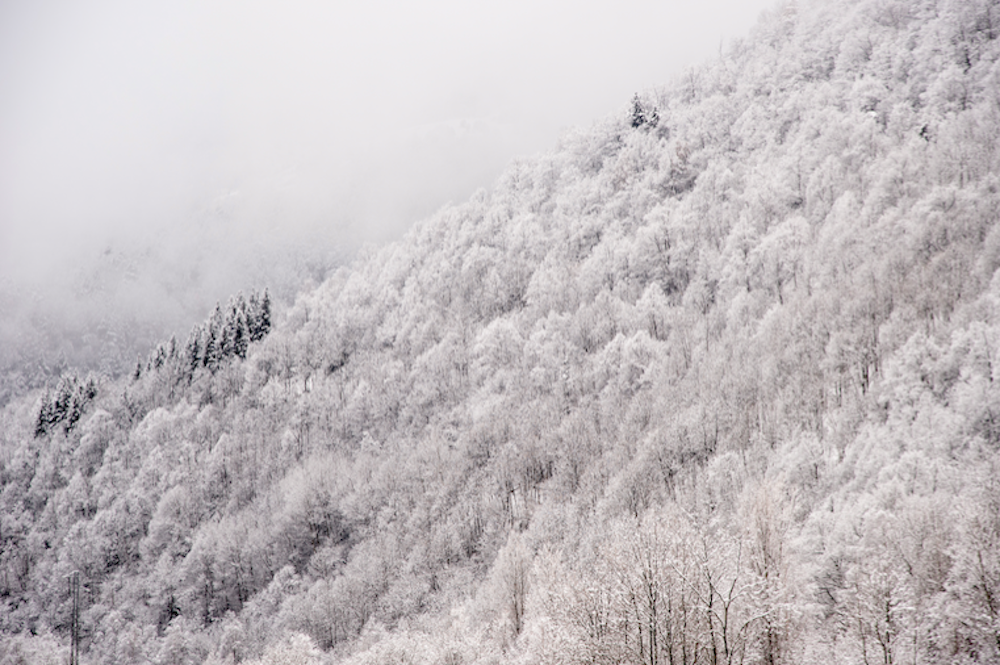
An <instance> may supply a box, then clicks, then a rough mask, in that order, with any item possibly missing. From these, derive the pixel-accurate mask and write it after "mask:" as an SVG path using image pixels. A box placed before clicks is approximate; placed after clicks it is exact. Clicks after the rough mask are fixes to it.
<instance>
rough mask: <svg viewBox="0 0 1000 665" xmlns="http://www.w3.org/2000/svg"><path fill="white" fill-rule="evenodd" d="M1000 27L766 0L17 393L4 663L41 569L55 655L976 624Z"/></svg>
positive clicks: (977, 658)
mask: <svg viewBox="0 0 1000 665" xmlns="http://www.w3.org/2000/svg"><path fill="white" fill-rule="evenodd" d="M998 36H1000V5H998V4H997V3H996V2H995V0H912V1H903V0H899V1H895V0H827V1H822V0H816V1H807V0H803V1H801V2H798V3H786V4H783V5H780V6H779V7H777V8H776V9H775V10H774V11H772V12H770V13H769V14H766V15H765V16H763V17H762V18H761V21H760V23H759V24H758V26H757V27H756V29H755V30H754V31H753V33H752V34H751V35H749V36H748V37H747V38H746V39H745V40H743V41H740V42H738V43H735V44H733V45H731V46H730V47H729V48H728V49H726V50H725V51H724V52H723V53H722V54H721V56H720V57H719V59H717V60H716V61H714V62H710V63H707V64H705V65H704V66H702V67H699V68H696V69H693V70H691V71H690V72H689V73H688V74H687V75H685V76H684V77H683V78H682V79H680V80H677V81H674V82H673V83H671V84H669V85H667V86H665V87H663V88H660V89H656V90H652V91H648V92H645V93H642V94H639V95H637V96H636V98H635V99H634V100H632V102H631V103H630V104H628V105H626V104H624V103H623V106H622V109H621V112H620V113H618V114H616V115H614V116H613V117H609V118H606V119H604V120H603V121H600V122H597V123H596V124H594V125H593V126H592V127H589V128H586V129H581V130H577V131H574V132H572V133H570V134H568V135H567V136H565V137H564V139H563V140H562V141H561V143H560V144H559V145H558V146H557V147H556V148H555V149H554V150H553V151H552V152H550V153H548V154H545V155H541V156H538V157H534V158H530V159H524V160H521V161H518V162H517V163H514V164H512V165H511V166H510V168H509V169H507V171H506V173H505V175H504V176H503V177H502V178H501V179H500V181H499V182H497V183H496V184H495V186H494V187H493V188H492V189H491V190H490V191H489V192H485V191H484V192H481V193H479V194H478V195H476V196H474V197H473V198H472V199H471V200H470V201H468V202H466V203H463V204H461V205H457V206H450V207H447V208H445V209H443V210H441V211H440V212H439V213H437V214H436V215H434V216H432V217H431V218H429V219H427V220H425V221H424V222H422V223H420V224H419V225H417V226H416V227H415V228H414V229H413V230H412V231H411V232H410V233H409V234H408V235H407V236H406V237H405V238H404V239H403V240H401V241H399V242H396V243H393V244H390V245H387V246H384V247H380V248H373V249H370V250H368V251H367V252H366V253H365V254H364V255H363V256H361V257H360V258H359V259H358V260H357V261H356V262H355V263H354V264H353V265H352V266H351V267H350V268H343V269H341V270H339V271H338V272H337V273H336V274H335V275H334V276H333V277H331V278H330V279H328V280H327V281H326V282H325V283H323V284H322V285H321V286H319V287H318V288H317V289H315V290H314V291H312V292H309V293H304V294H302V295H301V296H300V297H299V298H298V300H297V302H296V303H295V305H294V306H293V307H290V308H288V309H286V310H281V311H276V312H275V313H274V316H273V326H272V325H271V321H270V318H271V317H270V312H269V309H268V312H269V316H268V325H267V326H264V325H262V321H263V320H264V319H263V318H262V317H263V313H262V312H263V309H262V302H263V300H262V299H261V296H260V295H259V294H257V295H255V296H254V298H251V299H250V300H241V299H240V298H234V299H233V301H231V303H230V304H229V305H228V306H227V307H222V308H220V309H219V310H217V312H216V314H214V315H213V316H212V317H211V318H210V319H209V320H208V321H207V322H206V323H205V324H204V325H203V326H199V327H197V328H196V329H195V330H194V331H192V333H191V335H190V336H189V337H188V342H187V344H180V343H178V342H176V341H175V342H174V343H173V344H171V343H167V342H165V343H164V345H163V346H162V347H161V348H160V349H159V350H157V351H154V352H153V353H152V354H151V355H150V357H149V359H148V360H144V362H142V363H140V364H139V366H138V367H137V368H136V371H135V372H134V373H133V375H132V376H131V377H129V378H127V379H123V380H119V381H115V380H111V379H107V378H102V377H92V378H93V379H94V383H93V384H90V383H88V382H87V380H86V377H78V378H75V379H73V378H65V379H64V383H63V384H62V385H61V386H60V387H56V386H53V389H54V390H55V392H50V393H48V394H43V392H41V391H39V392H36V393H33V394H32V395H30V396H29V397H28V398H22V399H15V400H13V401H11V403H9V404H8V405H7V406H5V407H4V409H3V411H2V412H0V445H2V448H0V453H2V457H0V461H2V471H0V474H2V475H0V483H2V494H0V520H2V522H0V601H2V603H3V607H2V609H0V662H3V663H8V662H9V663H19V662H33V663H34V662H41V663H47V662H52V663H57V662H65V661H67V660H68V658H69V648H70V627H71V623H72V598H71V594H70V585H69V582H68V580H69V579H70V577H69V576H70V574H71V573H72V572H73V571H79V573H80V579H81V585H82V599H81V607H82V613H81V616H80V634H81V640H82V642H81V645H82V648H81V662H83V663H91V662H92V663H104V662H116V663H133V662H134V663H145V662H153V663H158V664H159V663H162V664H163V665H166V664H168V663H199V662H211V663H233V662H251V663H293V662H294V663H299V662H302V663H307V662H350V663H358V664H360V663H414V664H420V665H423V664H428V665H430V664H437V663H441V664H448V665H459V664H462V663H500V662H521V663H636V664H639V663H644V664H646V665H667V664H670V665H674V664H678V663H684V664H701V663H711V664H713V665H718V664H719V663H727V664H729V663H769V664H775V663H874V662H879V663H904V662H905V663H991V662H992V663H996V662H1000V380H996V379H1000V368H995V367H994V362H996V361H995V360H994V359H995V358H996V357H997V356H998V354H1000V279H994V277H995V275H996V270H997V268H998V267H1000V224H998V222H1000V177H998V175H1000V150H998V145H997V138H996V137H997V136H1000V40H998V39H997V37H998ZM622 101H623V102H625V101H626V100H622ZM241 321H242V323H241ZM237 331H240V332H239V333H238V334H239V335H240V339H241V340H242V341H241V342H239V343H237V342H236V341H235V340H236V338H237ZM91 388H93V394H92V395H91V394H90V393H91ZM60 391H68V393H67V394H68V395H69V397H68V398H67V399H68V400H69V401H68V402H67V404H70V405H72V404H77V403H78V402H77V401H75V397H74V396H76V395H80V396H81V398H80V399H79V404H78V406H79V409H77V411H78V413H77V415H75V416H73V418H74V419H73V422H72V424H70V423H69V417H68V416H67V417H65V418H63V419H62V420H58V421H52V422H51V423H50V422H49V420H45V418H46V417H50V416H51V415H52V414H53V413H56V411H58V409H56V410H55V411H54V410H53V409H54V408H55V407H53V406H52V405H53V404H56V403H58V401H59V398H60V395H61V394H62V392H60ZM88 395H89V397H88ZM84 397H85V399H84ZM71 412H72V410H69V411H64V413H71ZM43 423H44V424H45V426H44V427H41V425H42V424H43Z"/></svg>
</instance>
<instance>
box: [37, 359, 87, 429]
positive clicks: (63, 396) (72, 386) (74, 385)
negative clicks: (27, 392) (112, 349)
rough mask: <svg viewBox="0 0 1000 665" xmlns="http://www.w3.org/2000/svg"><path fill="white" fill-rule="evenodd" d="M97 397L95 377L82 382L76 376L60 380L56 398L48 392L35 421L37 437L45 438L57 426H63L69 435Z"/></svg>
mask: <svg viewBox="0 0 1000 665" xmlns="http://www.w3.org/2000/svg"><path fill="white" fill-rule="evenodd" d="M96 396H97V382H96V381H95V379H94V378H93V377H88V378H87V380H86V381H80V380H79V378H77V376H76V375H75V374H69V375H65V376H63V377H62V378H61V379H59V384H58V385H57V386H56V390H55V396H53V395H52V393H50V392H46V393H45V396H44V397H43V398H42V404H41V406H40V407H39V409H38V416H37V417H36V419H35V436H36V437H40V436H44V435H45V434H48V433H49V432H51V431H52V430H53V429H54V428H55V426H56V425H59V424H62V427H63V431H64V432H65V433H67V434H68V433H69V432H70V431H71V430H72V429H73V428H74V427H76V424H77V423H78V422H79V420H80V417H81V416H82V415H83V412H84V410H85V409H86V408H87V405H88V404H90V403H91V402H92V401H93V400H94V398H95V397H96Z"/></svg>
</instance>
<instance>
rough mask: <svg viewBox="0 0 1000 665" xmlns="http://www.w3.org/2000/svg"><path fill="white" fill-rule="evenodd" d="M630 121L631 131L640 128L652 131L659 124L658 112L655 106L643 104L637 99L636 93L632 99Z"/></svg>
mask: <svg viewBox="0 0 1000 665" xmlns="http://www.w3.org/2000/svg"><path fill="white" fill-rule="evenodd" d="M631 120H632V127H633V129H639V128H641V127H648V128H649V129H654V128H656V126H657V125H658V124H660V112H659V111H658V110H657V108H656V107H655V106H651V105H648V104H646V103H643V101H642V100H641V99H639V95H638V93H637V94H636V95H635V96H633V97H632V119H631Z"/></svg>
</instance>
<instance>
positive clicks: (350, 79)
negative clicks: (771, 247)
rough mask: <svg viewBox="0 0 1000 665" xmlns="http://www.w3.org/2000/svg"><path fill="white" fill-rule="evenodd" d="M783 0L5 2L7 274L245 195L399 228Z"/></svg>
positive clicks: (0, 205) (2, 185) (255, 204)
mask: <svg viewBox="0 0 1000 665" xmlns="http://www.w3.org/2000/svg"><path fill="white" fill-rule="evenodd" d="M770 5H771V2H769V1H764V0H744V1H736V2H734V1H732V0H700V1H699V2H690V1H683V2H681V1H677V0H661V1H659V2H651V1H647V0H607V1H605V0H599V1H588V2H569V1H566V0H505V1H504V2H489V3H481V2H469V1H464V2H461V1H458V0H422V1H421V2H394V1H392V0H370V1H368V2H343V1H334V2H301V1H296V0H293V1H291V2H252V1H251V2H247V1H242V0H199V1H187V0H172V1H171V2H158V3H145V2H143V3H138V2H132V1H130V0H92V1H87V2H83V1H80V2H76V1H72V0H32V1H31V2H28V1H17V0H7V1H6V2H3V3H2V4H0V263H2V265H3V266H4V268H0V274H3V273H6V274H10V273H11V272H12V271H13V270H17V271H28V272H26V273H25V274H30V271H31V270H32V269H33V270H35V271H37V272H42V271H44V270H46V269H48V267H49V258H51V257H58V258H59V259H60V260H62V259H63V257H64V256H67V255H73V254H74V253H77V252H80V251H83V250H84V249H85V248H90V247H91V246H97V245H100V244H101V243H103V242H105V241H106V236H110V235H112V234H122V233H127V232H126V231H125V230H124V229H131V232H133V233H134V232H135V230H136V229H148V228H160V227H162V226H164V225H167V226H171V227H174V228H177V224H178V223H179V222H181V221H183V220H186V219H189V218H190V217H191V216H192V214H193V213H194V212H195V211H199V210H204V209H205V208H206V206H211V205H213V203H212V202H213V201H214V200H215V199H216V198H218V197H220V196H227V195H228V196H230V197H232V196H235V197H237V198H238V199H239V201H240V203H239V205H238V206H236V208H235V209H234V210H233V211H232V215H233V216H235V217H239V218H241V219H240V220H239V221H240V223H244V224H247V225H251V226H252V225H258V226H259V225H261V224H264V225H270V226H272V227H273V226H276V225H278V226H281V227H283V228H286V229H287V231H288V232H289V233H295V232H296V229H298V228H300V227H303V226H309V225H313V224H322V225H324V226H325V227H328V228H343V227H345V225H346V226H348V227H349V228H350V230H351V232H352V233H354V234H360V235H361V236H362V237H365V238H374V239H380V238H384V237H386V235H390V234H395V233H397V232H398V231H399V230H400V229H401V228H404V227H405V225H407V224H409V223H411V222H412V221H413V218H414V217H415V216H418V215H421V214H425V213H426V212H428V211H431V210H433V209H436V208H437V207H439V206H440V205H441V204H442V203H444V202H446V201H447V200H449V199H455V200H457V199H461V198H464V197H466V196H468V195H469V193H471V192H472V191H474V190H475V189H476V188H477V187H479V186H487V187H488V186H489V184H490V183H491V181H492V180H493V179H494V178H495V177H496V175H497V174H498V172H499V171H500V170H501V169H502V168H503V166H504V165H505V164H506V163H507V162H508V161H509V160H510V159H511V158H512V157H514V156H516V155H518V154H524V153H534V152H537V151H540V150H545V149H548V148H550V147H552V146H553V145H554V144H555V141H556V139H557V138H558V135H559V134H560V132H561V131H562V130H563V129H565V128H567V127H569V126H574V125H581V124H586V123H589V122H591V121H593V120H595V119H597V118H600V117H601V116H603V115H605V114H607V113H608V112H611V111H613V110H615V109H617V108H619V107H623V106H624V105H625V104H627V102H628V100H629V98H630V97H631V94H632V93H633V92H635V91H637V90H641V89H644V88H647V87H649V86H652V85H656V84H658V83H662V82H665V81H667V80H668V79H669V78H670V77H671V76H673V75H674V74H676V73H678V72H680V71H681V70H682V69H683V67H684V66H686V65H688V64H691V63H693V62H696V61H700V60H703V59H705V58H708V57H711V56H712V55H714V54H715V53H717V52H718V48H719V45H720V41H721V40H723V39H730V38H732V37H734V36H742V35H745V34H746V33H747V32H748V30H749V28H750V27H751V25H752V24H753V22H754V21H755V20H756V17H757V16H758V15H759V13H760V11H761V10H762V9H764V8H766V7H768V6H770ZM181 226H183V225H181ZM254 228H256V227H254Z"/></svg>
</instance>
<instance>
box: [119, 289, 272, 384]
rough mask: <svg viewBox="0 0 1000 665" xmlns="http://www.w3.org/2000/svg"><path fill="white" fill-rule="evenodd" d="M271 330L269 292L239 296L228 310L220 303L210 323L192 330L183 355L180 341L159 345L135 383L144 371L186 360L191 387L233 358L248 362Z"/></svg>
mask: <svg viewBox="0 0 1000 665" xmlns="http://www.w3.org/2000/svg"><path fill="white" fill-rule="evenodd" d="M223 312H225V313H223ZM270 330H271V297H270V295H269V294H268V292H267V290H266V289H265V290H264V291H263V292H262V293H258V292H256V291H255V292H253V293H251V294H250V298H249V300H248V299H246V298H244V297H243V294H242V293H240V294H237V295H236V297H234V298H230V299H229V303H228V304H227V305H226V309H225V310H223V309H222V307H221V305H219V304H218V303H217V304H216V305H215V309H214V310H213V311H212V314H211V316H210V317H209V318H208V320H206V321H205V322H204V323H201V324H199V325H196V326H195V327H194V328H192V330H191V332H190V334H189V335H188V339H187V342H186V343H185V344H184V349H183V351H179V349H178V346H177V339H176V338H171V340H170V342H169V344H167V345H163V344H158V345H157V346H156V348H155V349H154V350H153V352H152V353H151V354H150V356H149V358H147V360H146V364H145V368H144V367H143V363H142V361H141V360H139V361H137V362H136V366H135V370H134V371H133V372H132V379H133V380H134V381H137V380H139V379H140V378H141V377H142V375H143V370H144V369H145V371H146V372H150V371H155V370H158V369H160V368H162V367H163V365H164V364H166V363H168V362H176V361H177V360H178V358H182V359H183V363H182V364H183V367H184V372H183V376H184V378H186V380H187V381H188V383H190V382H191V380H192V379H193V378H194V374H195V372H196V371H197V370H198V369H200V368H205V369H207V370H209V371H210V372H212V373H215V371H216V370H218V369H219V367H220V365H222V364H223V363H224V362H226V361H227V360H229V359H231V358H234V357H238V358H240V359H241V360H242V359H245V358H246V356H247V348H249V346H250V344H253V343H254V342H259V341H260V340H262V339H264V337H265V336H266V335H267V333H268V332H270Z"/></svg>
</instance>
